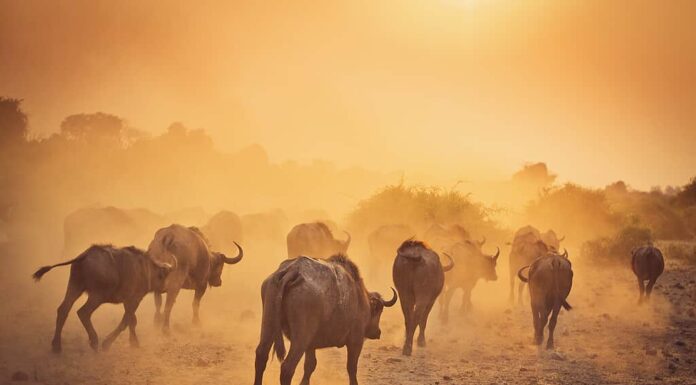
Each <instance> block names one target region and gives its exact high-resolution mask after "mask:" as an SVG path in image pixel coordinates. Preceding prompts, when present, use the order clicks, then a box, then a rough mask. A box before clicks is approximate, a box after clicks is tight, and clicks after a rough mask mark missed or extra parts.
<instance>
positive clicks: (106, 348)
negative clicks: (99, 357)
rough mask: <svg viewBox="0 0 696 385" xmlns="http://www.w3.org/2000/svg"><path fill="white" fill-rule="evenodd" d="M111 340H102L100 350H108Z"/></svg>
mask: <svg viewBox="0 0 696 385" xmlns="http://www.w3.org/2000/svg"><path fill="white" fill-rule="evenodd" d="M112 342H113V341H111V340H104V342H102V350H103V351H105V352H107V351H109V348H110V347H111V343H112Z"/></svg>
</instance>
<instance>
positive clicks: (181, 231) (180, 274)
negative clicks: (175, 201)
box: [147, 225, 244, 333]
mask: <svg viewBox="0 0 696 385" xmlns="http://www.w3.org/2000/svg"><path fill="white" fill-rule="evenodd" d="M234 244H235V245H236V246H237V248H238V249H239V255H237V256H236V257H235V258H228V257H226V256H225V254H223V253H218V252H214V251H211V250H210V248H209V247H208V243H207V241H206V238H205V236H203V234H202V233H201V232H200V230H198V229H197V228H195V227H184V226H181V225H171V226H168V227H165V228H162V229H159V230H157V232H156V233H155V238H154V239H153V240H152V242H150V247H149V248H148V250H147V252H148V254H149V255H150V256H151V257H152V258H153V259H155V260H157V261H162V262H169V261H175V262H176V269H175V270H174V271H172V273H171V274H170V275H169V277H168V278H167V282H166V288H165V290H159V291H156V292H155V321H157V322H159V321H163V323H162V330H163V331H164V332H165V333H168V332H169V317H170V315H171V312H172V306H174V302H175V301H176V297H177V296H178V295H179V291H180V290H181V289H190V290H195V291H196V292H195V294H194V296H193V323H194V324H198V323H199V322H200V319H199V317H198V308H199V306H200V302H201V298H202V297H203V294H205V291H206V289H207V288H208V285H210V286H213V287H218V286H220V285H222V268H223V267H224V266H225V264H235V263H237V262H239V261H241V260H242V257H243V256H244V251H243V250H242V247H241V246H239V245H238V244H237V243H236V242H234ZM163 291H166V293H167V302H166V303H165V305H164V319H162V317H161V315H160V307H161V306H162V294H161V293H162V292H163Z"/></svg>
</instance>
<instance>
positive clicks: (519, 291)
mask: <svg viewBox="0 0 696 385" xmlns="http://www.w3.org/2000/svg"><path fill="white" fill-rule="evenodd" d="M522 290H524V282H522V281H520V284H519V286H517V304H519V305H520V306H522V304H523V302H524V301H523V300H522Z"/></svg>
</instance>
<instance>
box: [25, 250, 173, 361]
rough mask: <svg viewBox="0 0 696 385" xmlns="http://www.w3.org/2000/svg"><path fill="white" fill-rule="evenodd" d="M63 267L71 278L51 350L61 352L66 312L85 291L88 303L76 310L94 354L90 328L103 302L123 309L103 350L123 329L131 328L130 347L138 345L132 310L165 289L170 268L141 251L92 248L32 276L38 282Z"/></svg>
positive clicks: (94, 334)
mask: <svg viewBox="0 0 696 385" xmlns="http://www.w3.org/2000/svg"><path fill="white" fill-rule="evenodd" d="M65 265H70V279H69V280H68V289H67V291H66V293H65V298H64V299H63V303H61V304H60V307H58V316H57V317H56V331H55V334H54V336H53V351H54V352H56V353H59V352H60V351H61V348H62V345H61V332H62V330H63V325H65V320H66V319H67V318H68V312H69V311H70V309H71V308H72V305H73V304H74V303H75V301H76V300H77V299H78V298H79V297H80V296H81V295H82V293H84V292H87V295H88V297H87V302H86V303H85V304H84V305H83V306H82V307H81V308H80V309H79V310H78V311H77V315H78V316H79V317H80V321H82V324H83V325H84V327H85V330H87V335H88V336H89V345H90V346H91V347H92V349H94V350H95V351H96V350H97V349H98V348H99V338H98V337H97V332H96V331H95V330H94V327H93V326H92V320H91V317H92V313H93V312H94V311H95V310H97V308H98V307H99V306H100V305H101V304H103V303H122V304H123V307H124V309H125V312H124V314H123V319H122V320H121V323H120V324H119V325H118V327H117V328H116V330H114V331H113V332H112V333H111V334H109V335H108V336H107V337H106V339H105V340H104V343H103V349H108V348H109V346H110V345H111V343H112V342H114V340H115V339H116V337H118V335H119V334H120V333H121V332H122V331H123V330H125V329H126V327H129V329H130V344H131V346H137V345H138V337H137V336H136V334H135V325H136V323H137V320H136V317H135V311H136V310H137V309H138V305H139V304H140V301H141V300H142V299H143V297H144V296H145V294H147V293H149V292H151V291H159V290H162V289H163V288H164V282H165V279H166V278H167V275H168V274H169V272H170V271H171V270H172V266H171V265H170V264H168V263H162V262H158V261H156V260H153V259H151V258H149V257H148V255H147V254H146V253H145V252H144V251H142V250H139V249H137V248H135V247H132V246H131V247H124V248H117V247H113V246H111V245H94V246H92V247H90V248H88V249H87V250H86V251H85V252H83V253H82V254H80V255H79V256H77V258H75V259H72V260H70V261H67V262H63V263H58V264H55V265H52V266H44V267H42V268H40V269H39V270H37V271H36V272H35V273H34V275H33V277H34V279H35V280H37V281H38V280H40V279H41V277H42V276H43V275H44V274H46V273H47V272H48V271H49V270H51V269H53V268H54V267H57V266H65Z"/></svg>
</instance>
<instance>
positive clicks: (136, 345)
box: [130, 339, 140, 349]
mask: <svg viewBox="0 0 696 385" xmlns="http://www.w3.org/2000/svg"><path fill="white" fill-rule="evenodd" d="M130 347H131V348H136V349H137V348H139V347H140V342H138V340H135V339H131V340H130Z"/></svg>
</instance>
